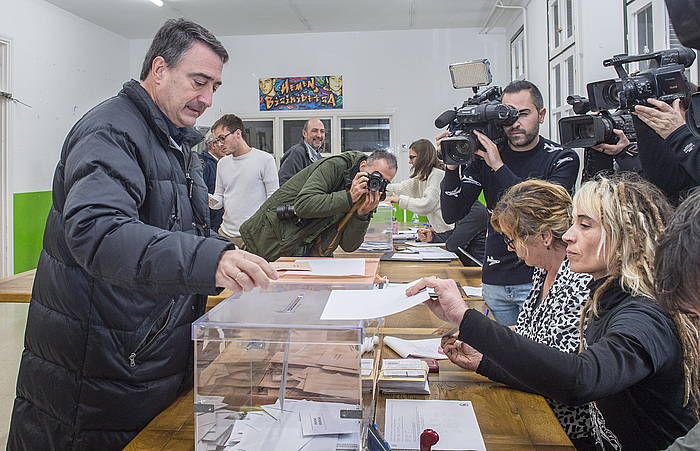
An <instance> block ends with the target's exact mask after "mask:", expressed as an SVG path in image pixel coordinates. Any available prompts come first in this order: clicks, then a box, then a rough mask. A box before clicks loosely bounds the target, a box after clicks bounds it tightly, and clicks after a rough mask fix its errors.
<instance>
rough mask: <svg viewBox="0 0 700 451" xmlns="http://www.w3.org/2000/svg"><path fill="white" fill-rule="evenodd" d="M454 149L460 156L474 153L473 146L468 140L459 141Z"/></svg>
mask: <svg viewBox="0 0 700 451" xmlns="http://www.w3.org/2000/svg"><path fill="white" fill-rule="evenodd" d="M454 149H455V153H456V154H459V155H469V154H470V153H472V152H474V149H473V147H472V144H471V143H470V142H469V140H467V139H465V140H464V141H457V142H456V143H455V147H454Z"/></svg>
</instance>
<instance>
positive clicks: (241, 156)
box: [209, 114, 279, 248]
mask: <svg viewBox="0 0 700 451" xmlns="http://www.w3.org/2000/svg"><path fill="white" fill-rule="evenodd" d="M211 129H212V132H213V133H214V136H215V144H216V145H217V146H219V147H221V148H222V152H223V153H225V154H226V156H225V157H223V158H222V159H221V160H219V164H218V166H217V168H216V188H215V189H214V194H213V195H210V196H209V208H213V209H215V210H221V209H223V211H224V218H223V221H222V222H221V227H219V229H218V231H219V235H221V236H223V237H224V238H226V239H228V240H229V241H231V242H233V243H234V244H235V245H236V246H238V247H239V248H243V239H242V238H241V233H240V231H239V229H240V227H241V224H243V222H245V220H246V219H248V218H250V217H251V216H252V215H253V213H255V211H256V210H257V209H258V208H259V207H260V206H261V205H262V204H263V203H264V202H265V201H266V200H267V198H268V197H270V196H271V195H272V193H274V192H275V191H276V190H277V188H279V182H278V181H277V166H276V165H275V158H274V157H273V156H272V155H270V154H269V153H267V152H264V151H262V150H260V149H256V148H254V147H250V146H249V145H248V143H247V142H246V140H245V127H244V126H243V121H242V120H241V118H239V117H238V116H236V115H235V114H225V115H223V116H222V117H221V118H219V120H217V121H216V122H215V123H214V125H212V127H211Z"/></svg>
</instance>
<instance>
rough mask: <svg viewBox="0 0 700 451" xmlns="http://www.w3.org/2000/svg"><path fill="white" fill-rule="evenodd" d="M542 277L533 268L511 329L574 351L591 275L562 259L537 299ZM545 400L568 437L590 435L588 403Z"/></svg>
mask: <svg viewBox="0 0 700 451" xmlns="http://www.w3.org/2000/svg"><path fill="white" fill-rule="evenodd" d="M546 277H547V272H546V271H545V270H544V269H541V268H535V272H534V275H533V278H532V290H531V291H530V294H529V295H528V297H527V299H526V300H525V303H524V304H523V309H522V311H521V312H520V315H519V316H518V324H517V326H516V329H515V330H516V332H518V333H519V334H520V335H523V336H525V337H528V338H530V339H532V340H534V341H536V342H538V343H543V344H545V345H547V346H550V347H552V348H555V349H558V350H560V351H563V352H570V353H576V352H578V349H579V343H580V336H579V331H578V325H579V314H580V313H581V308H582V307H583V304H584V303H585V302H586V299H588V294H589V289H588V284H589V282H590V281H591V276H590V275H588V274H580V273H575V272H573V271H571V270H570V269H569V261H568V260H566V259H565V260H564V261H563V262H562V264H561V266H560V267H559V272H557V276H556V278H555V279H554V284H553V285H552V287H551V288H550V289H549V292H548V293H547V296H546V297H545V298H544V299H542V300H541V301H538V298H539V296H540V292H541V291H542V288H543V286H544V280H545V278H546ZM547 401H548V402H549V405H550V406H551V407H552V411H554V414H555V415H556V416H557V419H559V422H560V423H561V425H562V427H563V428H564V430H565V431H566V433H567V434H568V435H569V437H571V438H583V437H587V436H593V435H594V434H593V422H592V420H591V416H590V413H589V407H588V405H582V406H577V407H572V406H567V405H565V404H561V403H559V402H557V401H554V400H551V399H547Z"/></svg>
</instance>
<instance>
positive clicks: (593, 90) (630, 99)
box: [586, 47, 695, 111]
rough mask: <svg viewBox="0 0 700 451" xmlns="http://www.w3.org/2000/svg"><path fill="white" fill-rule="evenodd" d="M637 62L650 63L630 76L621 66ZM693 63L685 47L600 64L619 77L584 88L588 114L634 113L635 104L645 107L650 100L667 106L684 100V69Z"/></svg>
mask: <svg viewBox="0 0 700 451" xmlns="http://www.w3.org/2000/svg"><path fill="white" fill-rule="evenodd" d="M637 61H649V69H647V70H645V71H642V72H639V73H637V74H634V75H629V74H628V73H627V71H626V70H625V68H624V67H623V65H624V64H628V63H633V62H637ZM693 61H695V52H693V51H692V50H690V49H687V48H685V47H680V48H677V49H671V50H662V51H660V52H654V53H649V54H645V55H629V56H628V55H615V56H613V57H612V58H610V59H607V60H605V61H603V66H605V67H610V66H613V67H614V68H615V72H617V76H618V77H620V78H617V79H611V80H603V81H597V82H593V83H589V84H588V85H587V86H586V88H587V90H588V98H589V99H590V107H591V111H603V110H612V109H618V108H619V109H623V110H634V107H635V105H647V102H646V100H647V99H650V98H653V99H658V100H661V101H663V102H668V103H671V102H673V101H674V100H675V99H685V98H686V97H689V96H690V86H689V85H688V80H687V79H686V77H685V68H686V67H690V66H691V65H692V64H693Z"/></svg>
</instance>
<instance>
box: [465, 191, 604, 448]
mask: <svg viewBox="0 0 700 451" xmlns="http://www.w3.org/2000/svg"><path fill="white" fill-rule="evenodd" d="M491 224H492V225H493V227H494V229H495V230H496V231H497V232H499V233H501V234H503V235H504V236H509V237H513V240H507V241H506V244H507V245H508V248H509V250H511V251H514V252H515V253H516V254H517V255H518V258H520V259H521V260H523V261H524V262H525V264H527V265H528V266H532V267H535V272H534V275H533V280H532V290H531V291H530V294H529V295H528V297H527V299H526V300H525V303H524V304H523V310H522V311H521V312H520V315H519V316H518V322H517V325H516V326H514V329H515V331H516V332H518V333H519V334H520V335H523V336H524V337H527V338H530V339H532V340H534V341H536V342H538V343H542V344H545V345H547V346H550V347H553V348H556V349H558V350H560V351H564V352H570V353H576V352H578V349H579V346H580V342H581V340H580V336H579V331H578V327H579V316H580V314H581V308H582V306H583V305H584V304H585V302H586V299H587V298H588V295H589V289H588V284H589V283H590V281H591V276H590V275H588V274H579V273H575V272H572V271H571V270H570V269H569V261H568V260H567V259H566V258H565V257H566V244H565V243H564V241H563V240H562V235H564V233H565V232H566V230H567V229H568V228H569V227H570V226H571V196H570V195H569V193H568V192H567V191H566V189H565V188H564V187H562V186H560V185H555V184H552V183H549V182H545V181H541V180H535V179H533V180H527V181H525V182H522V183H519V184H517V185H515V186H513V187H512V188H510V189H509V190H508V191H507V192H506V193H504V195H503V197H502V198H501V200H500V201H499V203H498V204H497V205H496V207H495V208H494V210H493V214H492V219H491ZM455 363H457V364H459V362H455ZM469 369H471V368H469ZM489 377H490V378H491V379H494V380H498V381H499V382H503V383H506V384H509V385H511V386H514V387H516V388H522V389H525V390H527V388H525V387H520V384H519V383H518V382H517V381H514V380H511V378H510V377H508V375H506V374H504V375H500V374H498V372H496V373H494V374H489ZM547 401H548V402H549V404H550V406H551V407H552V411H553V412H554V414H555V415H556V416H557V419H558V420H559V422H560V423H561V425H562V427H563V428H564V430H565V431H566V433H567V434H568V436H569V438H570V439H571V441H572V443H573V444H574V445H575V446H576V448H577V449H579V450H582V449H583V450H586V449H595V434H594V427H595V426H594V422H593V421H592V419H591V414H590V408H589V405H588V404H584V405H582V406H568V405H565V404H562V403H560V402H557V401H554V400H551V399H547Z"/></svg>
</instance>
